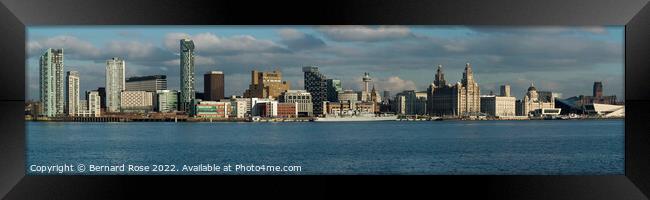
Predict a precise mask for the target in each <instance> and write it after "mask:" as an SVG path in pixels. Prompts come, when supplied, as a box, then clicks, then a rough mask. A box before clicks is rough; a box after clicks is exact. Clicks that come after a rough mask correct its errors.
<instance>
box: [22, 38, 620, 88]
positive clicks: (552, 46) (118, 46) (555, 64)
mask: <svg viewBox="0 0 650 200" xmlns="http://www.w3.org/2000/svg"><path fill="white" fill-rule="evenodd" d="M183 38H190V39H192V40H194V43H195V46H196V49H195V54H196V57H195V76H196V80H197V82H196V89H197V91H198V92H202V91H203V74H204V73H206V72H208V71H213V70H218V71H223V72H224V74H225V85H226V86H225V93H226V96H230V95H242V94H243V92H244V91H245V90H246V89H247V88H248V85H249V84H250V81H251V80H250V73H251V70H260V71H272V70H280V71H282V73H283V78H284V79H285V80H287V81H289V83H290V87H291V89H303V74H302V67H303V66H318V67H319V70H320V71H321V72H322V73H323V74H325V76H326V77H327V78H331V79H339V80H341V81H342V85H343V88H344V89H353V90H359V89H361V88H362V82H361V77H362V76H363V73H364V72H369V73H370V76H371V77H373V82H372V84H373V85H374V86H375V87H376V88H377V90H379V91H384V90H388V91H391V94H393V95H394V94H395V93H397V92H400V91H403V90H420V91H423V90H426V88H427V87H428V85H429V84H431V82H432V81H433V77H434V74H435V72H436V68H437V66H438V65H442V66H443V67H442V68H443V72H444V73H445V78H446V80H447V82H448V83H455V82H460V79H461V77H462V72H463V69H464V67H465V63H471V65H472V68H473V70H474V77H475V80H476V81H477V82H478V83H479V86H480V88H481V94H488V93H490V91H494V93H498V91H499V89H498V88H499V85H503V84H509V85H511V87H512V89H511V90H512V94H513V95H515V96H516V97H517V98H522V97H523V95H524V93H525V91H526V89H527V88H528V87H529V86H530V84H531V83H534V85H535V87H536V88H537V89H538V90H540V91H553V92H558V93H561V94H562V97H563V98H567V97H571V96H576V95H591V94H592V86H593V82H594V81H602V82H603V85H604V88H603V90H604V93H605V95H616V96H617V97H618V98H619V99H623V95H624V93H623V91H624V88H623V83H624V77H623V74H624V73H623V70H624V49H623V47H624V27H623V26H589V27H582V26H530V27H528V26H30V27H28V29H27V41H26V50H27V55H28V57H27V60H26V62H27V73H26V74H27V75H26V76H27V77H26V81H27V83H26V85H27V86H28V87H27V92H26V95H27V99H38V98H39V94H38V90H39V89H38V87H39V85H38V84H39V81H38V68H39V66H38V58H39V56H40V55H42V54H43V53H44V52H45V50H46V49H47V48H63V49H64V60H65V63H64V65H65V67H64V68H65V69H64V70H65V71H79V73H80V89H81V91H87V90H95V89H97V88H98V87H104V85H105V68H106V60H107V59H110V58H112V57H122V58H124V59H125V60H126V77H132V76H146V75H157V74H162V75H167V82H168V87H169V88H170V89H179V85H180V80H179V74H180V61H179V53H178V51H179V48H180V47H179V40H180V39H183Z"/></svg>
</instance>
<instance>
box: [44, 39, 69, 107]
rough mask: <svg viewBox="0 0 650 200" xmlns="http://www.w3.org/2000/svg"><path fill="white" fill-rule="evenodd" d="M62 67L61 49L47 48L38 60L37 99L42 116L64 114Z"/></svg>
mask: <svg viewBox="0 0 650 200" xmlns="http://www.w3.org/2000/svg"><path fill="white" fill-rule="evenodd" d="M63 67H64V65H63V49H51V48H48V49H47V50H46V51H45V53H43V55H41V57H40V59H39V94H40V97H39V98H40V101H41V106H42V107H41V108H42V114H43V115H44V116H47V117H55V116H59V115H62V114H64V112H65V94H64V87H65V86H64V74H63Z"/></svg>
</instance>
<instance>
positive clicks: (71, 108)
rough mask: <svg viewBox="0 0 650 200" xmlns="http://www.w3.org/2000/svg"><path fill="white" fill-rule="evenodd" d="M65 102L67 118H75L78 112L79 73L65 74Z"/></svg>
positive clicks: (70, 72)
mask: <svg viewBox="0 0 650 200" xmlns="http://www.w3.org/2000/svg"><path fill="white" fill-rule="evenodd" d="M66 76H67V78H66V85H67V91H68V92H66V100H67V103H66V105H65V107H66V109H65V110H66V113H67V114H68V116H76V115H77V114H78V112H79V110H80V105H81V104H80V103H79V100H80V97H79V72H78V71H68V73H67V74H66Z"/></svg>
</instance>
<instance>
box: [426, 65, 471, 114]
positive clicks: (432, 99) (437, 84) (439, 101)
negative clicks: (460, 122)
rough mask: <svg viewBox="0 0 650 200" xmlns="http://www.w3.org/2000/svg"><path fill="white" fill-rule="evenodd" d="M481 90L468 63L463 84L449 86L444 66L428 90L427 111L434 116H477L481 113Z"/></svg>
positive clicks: (439, 69) (438, 71) (440, 67)
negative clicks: (443, 70) (443, 69)
mask: <svg viewBox="0 0 650 200" xmlns="http://www.w3.org/2000/svg"><path fill="white" fill-rule="evenodd" d="M480 95H481V90H480V88H479V86H478V83H476V81H474V73H473V72H472V66H471V65H470V64H469V63H467V64H466V65H465V71H464V72H463V78H462V80H461V82H457V83H456V84H447V82H446V81H445V75H444V73H443V72H442V66H441V65H438V70H437V72H436V76H435V78H434V81H433V83H432V84H431V85H430V86H429V89H428V90H427V111H428V114H429V115H432V116H475V115H478V114H479V113H480V111H481V98H480Z"/></svg>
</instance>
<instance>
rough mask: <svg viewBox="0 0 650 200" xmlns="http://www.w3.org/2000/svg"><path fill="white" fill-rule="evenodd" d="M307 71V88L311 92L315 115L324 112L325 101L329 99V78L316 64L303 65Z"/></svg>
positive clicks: (303, 69) (304, 70) (305, 71)
mask: <svg viewBox="0 0 650 200" xmlns="http://www.w3.org/2000/svg"><path fill="white" fill-rule="evenodd" d="M302 71H303V72H304V73H305V79H304V81H305V90H307V92H309V93H310V94H311V100H312V104H313V109H314V115H316V116H319V115H322V114H323V101H327V78H325V75H323V74H322V73H320V72H319V71H318V67H316V66H307V67H303V68H302Z"/></svg>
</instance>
